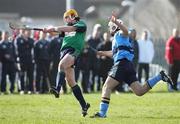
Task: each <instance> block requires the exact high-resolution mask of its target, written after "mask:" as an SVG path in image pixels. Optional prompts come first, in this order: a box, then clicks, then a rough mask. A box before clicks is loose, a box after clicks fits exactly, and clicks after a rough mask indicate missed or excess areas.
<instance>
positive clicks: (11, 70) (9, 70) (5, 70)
mask: <svg viewBox="0 0 180 124" xmlns="http://www.w3.org/2000/svg"><path fill="white" fill-rule="evenodd" d="M7 75H9V81H10V83H11V85H10V92H11V93H13V92H14V82H15V63H13V62H10V63H2V79H1V92H6V76H7Z"/></svg>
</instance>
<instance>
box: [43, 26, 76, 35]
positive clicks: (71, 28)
mask: <svg viewBox="0 0 180 124" xmlns="http://www.w3.org/2000/svg"><path fill="white" fill-rule="evenodd" d="M43 31H44V32H45V33H51V32H72V31H76V27H74V26H59V27H53V28H44V29H43Z"/></svg>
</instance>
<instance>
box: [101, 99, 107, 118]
mask: <svg viewBox="0 0 180 124" xmlns="http://www.w3.org/2000/svg"><path fill="white" fill-rule="evenodd" d="M108 108H109V104H108V103H104V102H101V103H100V111H99V114H100V116H102V117H105V116H106V113H107V110H108Z"/></svg>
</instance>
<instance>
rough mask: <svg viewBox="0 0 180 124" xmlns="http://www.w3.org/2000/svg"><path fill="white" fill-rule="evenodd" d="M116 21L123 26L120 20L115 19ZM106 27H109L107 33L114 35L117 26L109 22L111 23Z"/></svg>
mask: <svg viewBox="0 0 180 124" xmlns="http://www.w3.org/2000/svg"><path fill="white" fill-rule="evenodd" d="M116 21H118V22H119V23H121V24H123V22H122V20H120V19H117V20H116ZM108 26H109V31H110V32H111V33H114V32H115V31H116V30H117V29H118V26H117V25H116V24H115V23H113V22H111V21H110V22H109V23H108Z"/></svg>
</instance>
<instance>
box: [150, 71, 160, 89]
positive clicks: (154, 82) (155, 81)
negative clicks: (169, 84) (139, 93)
mask: <svg viewBox="0 0 180 124" xmlns="http://www.w3.org/2000/svg"><path fill="white" fill-rule="evenodd" d="M161 79H162V77H161V75H160V74H159V75H157V76H155V77H153V78H151V79H148V80H147V83H148V85H149V86H150V88H152V87H153V86H154V85H155V84H157V82H159V81H160V80H161Z"/></svg>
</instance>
